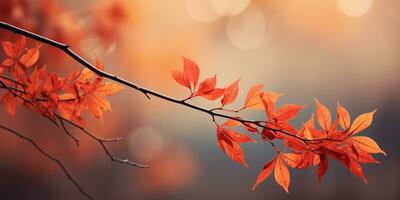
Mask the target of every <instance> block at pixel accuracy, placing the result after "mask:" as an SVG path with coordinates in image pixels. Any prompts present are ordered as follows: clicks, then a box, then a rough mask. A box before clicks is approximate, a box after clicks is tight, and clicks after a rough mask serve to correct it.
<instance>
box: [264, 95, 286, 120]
mask: <svg viewBox="0 0 400 200" xmlns="http://www.w3.org/2000/svg"><path fill="white" fill-rule="evenodd" d="M280 96H282V95H281V94H278V93H273V92H265V93H262V94H261V100H262V102H263V105H264V109H265V112H266V115H267V117H268V119H272V118H273V114H274V110H275V102H276V101H277V100H278V98H279V97H280Z"/></svg>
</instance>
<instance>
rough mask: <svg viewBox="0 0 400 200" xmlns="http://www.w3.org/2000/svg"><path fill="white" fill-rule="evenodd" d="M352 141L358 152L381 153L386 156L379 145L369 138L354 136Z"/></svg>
mask: <svg viewBox="0 0 400 200" xmlns="http://www.w3.org/2000/svg"><path fill="white" fill-rule="evenodd" d="M350 141H351V142H352V144H353V145H354V146H355V147H356V148H357V149H358V150H361V151H365V152H367V153H381V154H383V155H385V156H386V153H385V152H384V151H383V150H382V149H381V148H380V147H379V145H378V144H377V143H376V142H375V141H374V140H373V139H371V138H369V137H366V136H354V137H351V138H350Z"/></svg>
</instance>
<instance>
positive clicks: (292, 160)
mask: <svg viewBox="0 0 400 200" xmlns="http://www.w3.org/2000/svg"><path fill="white" fill-rule="evenodd" d="M281 158H282V159H283V160H284V161H285V162H286V164H288V165H289V166H290V167H292V168H297V166H298V165H299V163H300V162H301V159H302V157H301V156H300V155H299V154H296V153H281Z"/></svg>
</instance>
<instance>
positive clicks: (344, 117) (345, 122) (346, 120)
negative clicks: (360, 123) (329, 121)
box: [336, 102, 350, 130]
mask: <svg viewBox="0 0 400 200" xmlns="http://www.w3.org/2000/svg"><path fill="white" fill-rule="evenodd" d="M336 112H337V115H338V121H339V125H340V126H341V127H342V128H343V129H344V130H347V129H348V128H349V127H350V114H349V112H348V111H347V110H346V108H344V107H343V106H341V105H340V104H339V102H338V103H337V111H336Z"/></svg>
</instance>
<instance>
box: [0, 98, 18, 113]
mask: <svg viewBox="0 0 400 200" xmlns="http://www.w3.org/2000/svg"><path fill="white" fill-rule="evenodd" d="M2 101H3V103H4V105H5V106H6V109H7V112H8V114H10V115H11V116H13V117H14V116H15V111H16V109H17V102H16V99H15V97H14V96H13V94H12V93H10V92H9V93H7V94H6V95H4V96H3V98H2Z"/></svg>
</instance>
